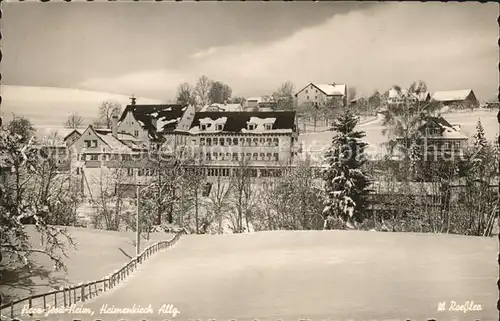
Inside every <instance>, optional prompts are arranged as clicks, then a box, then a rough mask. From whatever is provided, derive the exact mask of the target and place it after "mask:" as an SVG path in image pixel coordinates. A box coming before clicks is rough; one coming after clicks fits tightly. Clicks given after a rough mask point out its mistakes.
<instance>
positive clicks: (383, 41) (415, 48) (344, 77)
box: [82, 3, 498, 98]
mask: <svg viewBox="0 0 500 321" xmlns="http://www.w3.org/2000/svg"><path fill="white" fill-rule="evenodd" d="M493 6H494V4H493V5H491V6H490V5H486V4H438V3H436V4H430V3H425V4H422V3H409V4H408V3H391V4H384V5H381V6H378V7H375V8H374V9H369V10H363V11H351V12H349V13H347V14H343V15H335V16H334V17H333V18H331V19H330V20H328V21H327V22H326V23H324V24H322V25H319V26H315V27H311V28H307V29H302V30H299V31H298V32H295V33H294V34H291V35H289V36H288V37H286V38H283V39H281V40H279V41H275V42H272V43H266V44H238V45H232V46H226V47H217V48H214V47H211V48H208V49H205V50H201V51H199V52H196V53H194V54H192V55H191V56H190V57H191V58H194V59H191V63H190V64H189V65H188V67H187V68H184V69H182V70H177V69H176V70H173V68H172V70H156V71H151V72H138V73H131V74H127V75H123V76H120V77H116V78H110V79H92V80H89V81H87V82H85V83H84V84H82V85H85V88H93V89H98V90H106V91H112V89H111V88H113V91H115V90H114V88H116V89H117V90H118V91H119V92H122V91H123V90H125V91H126V92H130V91H131V90H132V91H134V90H136V92H137V93H138V94H141V95H147V94H148V95H149V94H150V93H151V94H153V95H149V96H151V97H153V98H156V97H158V95H159V94H161V95H162V96H165V95H167V96H172V95H175V90H176V88H177V86H178V85H179V84H180V83H182V82H184V81H188V82H191V83H194V82H195V80H196V78H197V77H198V76H199V75H201V74H206V75H208V76H209V77H210V78H213V79H218V80H221V81H224V82H226V83H228V84H230V85H231V86H232V88H233V93H234V94H238V95H244V96H250V95H263V94H267V93H270V92H272V91H273V90H274V89H275V88H276V87H277V86H279V84H280V83H281V82H283V81H286V80H290V81H292V82H294V83H295V84H296V86H297V88H299V87H302V86H303V85H305V84H307V83H309V82H320V83H321V82H333V81H335V82H337V83H347V84H348V85H350V86H356V87H357V92H358V95H359V94H369V93H371V92H372V91H373V90H375V89H378V90H381V91H383V90H385V89H387V88H388V87H390V86H391V85H394V84H400V85H402V86H408V85H409V84H410V83H411V82H412V81H413V80H420V79H421V80H425V81H426V82H427V83H428V85H429V88H430V89H431V90H446V89H461V88H472V89H474V90H475V91H476V94H477V95H478V96H480V98H490V97H489V95H495V91H496V84H497V81H498V74H497V71H496V64H497V62H498V47H497V43H496V42H497V39H498V28H497V26H496V11H495V10H492V8H493ZM495 8H496V6H495ZM120 88H122V89H123V90H121V89H120ZM484 96H488V97H484Z"/></svg>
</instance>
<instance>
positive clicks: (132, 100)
mask: <svg viewBox="0 0 500 321" xmlns="http://www.w3.org/2000/svg"><path fill="white" fill-rule="evenodd" d="M136 99H137V98H135V97H134V95H132V97H130V101H131V105H132V106H135V101H136Z"/></svg>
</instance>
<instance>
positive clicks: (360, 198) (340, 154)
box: [323, 110, 370, 224]
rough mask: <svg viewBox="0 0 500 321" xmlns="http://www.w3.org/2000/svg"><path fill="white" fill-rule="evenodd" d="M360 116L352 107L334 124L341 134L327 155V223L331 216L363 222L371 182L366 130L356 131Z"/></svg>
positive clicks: (334, 128) (325, 212)
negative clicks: (368, 170) (353, 112)
mask: <svg viewBox="0 0 500 321" xmlns="http://www.w3.org/2000/svg"><path fill="white" fill-rule="evenodd" d="M357 123H358V118H357V117H355V116H354V115H353V114H352V112H350V111H349V110H347V111H345V113H344V114H341V115H339V116H338V117H337V118H336V119H335V120H334V123H333V130H334V131H336V132H337V134H336V135H335V136H334V137H333V139H332V145H331V147H330V148H329V149H328V151H327V152H326V154H325V161H326V163H327V168H325V169H324V170H323V178H324V180H325V187H324V188H325V194H326V197H325V208H324V210H323V215H324V218H325V222H326V220H327V219H329V218H334V219H340V220H342V221H343V222H344V223H347V224H349V223H350V222H352V221H353V220H354V221H362V220H363V215H364V210H365V208H366V203H367V201H366V196H367V193H368V190H367V188H368V186H369V184H370V182H369V178H368V176H367V175H366V174H365V173H364V172H363V171H362V167H363V165H364V163H365V162H366V159H365V149H366V146H367V143H365V142H363V141H362V140H361V139H362V138H363V137H365V133H364V132H362V131H356V130H355V127H356V125H357Z"/></svg>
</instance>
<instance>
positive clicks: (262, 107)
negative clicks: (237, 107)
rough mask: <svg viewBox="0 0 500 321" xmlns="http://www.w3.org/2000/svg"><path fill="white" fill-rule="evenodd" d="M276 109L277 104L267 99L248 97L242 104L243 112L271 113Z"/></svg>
mask: <svg viewBox="0 0 500 321" xmlns="http://www.w3.org/2000/svg"><path fill="white" fill-rule="evenodd" d="M276 107H277V103H276V102H275V101H274V100H273V99H272V98H269V97H267V98H266V97H249V98H247V99H246V101H245V103H244V104H243V110H245V111H272V110H274V109H276Z"/></svg>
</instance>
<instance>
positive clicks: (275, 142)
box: [273, 138, 293, 146]
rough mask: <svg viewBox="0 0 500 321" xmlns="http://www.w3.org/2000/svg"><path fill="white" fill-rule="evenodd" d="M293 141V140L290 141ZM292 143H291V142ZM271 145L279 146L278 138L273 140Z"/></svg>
mask: <svg viewBox="0 0 500 321" xmlns="http://www.w3.org/2000/svg"><path fill="white" fill-rule="evenodd" d="M292 140H293V139H292ZM292 143H293V142H292ZM273 144H274V146H278V145H279V144H280V140H279V138H273Z"/></svg>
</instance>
